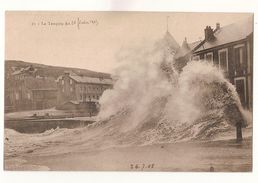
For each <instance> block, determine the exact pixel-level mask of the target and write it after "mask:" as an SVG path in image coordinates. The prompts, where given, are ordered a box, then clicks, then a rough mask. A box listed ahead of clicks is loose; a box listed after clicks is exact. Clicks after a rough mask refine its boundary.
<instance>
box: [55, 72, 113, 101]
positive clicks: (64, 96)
mask: <svg viewBox="0 0 258 183" xmlns="http://www.w3.org/2000/svg"><path fill="white" fill-rule="evenodd" d="M56 82H57V87H58V104H59V105H61V104H64V103H66V102H69V101H72V102H73V103H78V104H79V103H83V102H92V101H95V102H98V100H99V98H100V97H101V95H102V93H103V92H104V91H105V90H106V89H111V88H112V87H113V81H112V79H111V78H103V77H88V76H84V75H77V74H75V73H70V72H65V73H64V75H62V76H60V77H58V79H57V80H56Z"/></svg>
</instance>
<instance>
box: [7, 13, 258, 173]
mask: <svg viewBox="0 0 258 183" xmlns="http://www.w3.org/2000/svg"><path fill="white" fill-rule="evenodd" d="M253 30H254V14H253V13H237V12H236V13H233V12H228V13H227V12H225V13H222V12H218V13H215V12H172V11H171V12H137V11H135V12H133V11H131V12H129V11H5V62H4V129H3V131H4V139H3V141H4V142H3V145H4V157H3V159H4V160H3V161H4V162H3V163H4V165H3V166H4V170H5V171H133V172H139V171H141V172H142V171H143V172H252V171H253V153H252V152H253V50H254V49H253Z"/></svg>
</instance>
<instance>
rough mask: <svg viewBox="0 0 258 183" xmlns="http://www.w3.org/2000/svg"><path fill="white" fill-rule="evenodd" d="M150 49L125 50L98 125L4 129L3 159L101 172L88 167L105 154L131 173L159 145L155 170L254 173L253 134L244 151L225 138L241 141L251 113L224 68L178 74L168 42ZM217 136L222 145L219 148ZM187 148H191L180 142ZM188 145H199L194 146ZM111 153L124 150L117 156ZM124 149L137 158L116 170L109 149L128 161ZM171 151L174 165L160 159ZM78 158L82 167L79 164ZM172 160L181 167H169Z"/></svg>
mask: <svg viewBox="0 0 258 183" xmlns="http://www.w3.org/2000/svg"><path fill="white" fill-rule="evenodd" d="M152 45H154V46H153V47H152V46H151V45H150V44H148V45H147V46H141V47H140V48H133V49H129V50H128V49H126V50H121V52H120V53H119V55H118V56H117V59H118V65H119V66H118V68H117V69H116V71H115V75H116V76H117V78H118V80H117V81H116V83H115V85H114V88H113V89H112V90H106V91H105V92H104V93H103V96H102V97H101V99H100V104H101V109H100V113H99V115H98V116H97V122H95V123H93V124H91V125H88V126H87V127H84V128H80V129H59V128H58V129H55V130H54V129H53V130H48V131H46V132H44V133H42V134H30V135H29V134H20V133H17V132H15V131H12V130H6V131H5V136H6V137H8V139H9V140H6V141H5V157H7V159H8V158H10V157H16V156H19V155H22V156H24V157H27V160H28V161H31V162H33V163H36V164H41V163H43V162H45V161H47V159H46V158H44V157H46V156H47V157H48V159H51V160H52V161H54V160H55V159H56V160H57V161H58V162H60V160H62V161H67V162H69V163H67V164H65V165H64V164H62V163H61V164H60V163H58V162H56V161H54V162H55V163H56V165H55V164H53V163H51V162H48V166H50V167H51V169H57V170H62V168H68V169H69V168H71V167H72V168H74V169H77V168H78V169H80V168H81V169H80V170H92V169H94V167H95V168H96V167H99V166H102V167H99V169H100V170H106V169H105V166H104V165H103V164H102V163H100V164H97V163H96V164H94V163H93V164H92V167H90V166H89V165H85V164H84V163H83V162H85V163H86V164H89V162H92V161H93V159H96V160H98V159H99V158H100V157H102V158H104V159H106V163H107V165H106V167H107V170H113V169H115V170H128V167H130V163H133V162H135V161H136V160H137V161H139V162H140V161H141V158H142V161H145V160H146V159H145V158H144V157H146V156H147V154H148V152H149V151H148V152H147V151H146V149H148V148H147V147H151V149H153V150H155V149H156V148H157V147H158V150H157V149H156V150H155V152H156V153H154V154H153V156H154V157H155V158H154V159H155V161H156V162H157V163H158V164H156V165H157V166H158V168H157V169H155V170H164V171H205V170H207V169H208V170H209V167H210V166H209V164H210V163H214V166H215V170H220V171H223V170H224V171H246V170H247V171H250V169H251V168H250V167H251V164H252V163H251V156H252V155H251V152H252V151H251V140H250V138H251V136H252V130H249V132H248V134H247V137H246V138H248V139H249V140H247V141H246V142H245V144H247V145H243V146H240V148H238V146H234V144H235V142H231V141H230V142H228V141H227V140H228V139H234V138H235V124H236V123H237V122H239V121H240V122H241V123H242V124H243V127H249V126H252V121H251V120H252V118H251V117H250V116H251V114H250V113H249V112H247V111H245V110H244V109H243V108H242V106H241V104H240V100H239V98H238V95H237V93H236V90H235V88H234V86H233V85H232V84H231V83H229V82H228V81H227V80H226V79H225V78H224V76H223V73H222V72H221V71H219V70H218V69H217V68H216V67H215V66H213V65H211V64H209V63H208V62H205V61H201V62H195V61H193V62H189V63H188V64H187V65H186V66H185V67H184V68H183V70H182V72H178V71H177V70H176V69H175V68H176V67H175V63H174V61H173V54H171V49H170V48H171V45H170V43H169V42H167V41H165V42H164V40H161V41H159V42H157V43H156V44H152ZM232 134H233V135H232ZM28 139H29V140H28ZM218 139H221V140H222V141H220V143H218V144H216V143H215V141H217V140H218ZM206 142H210V143H208V144H207V143H206ZM213 142H214V143H213ZM184 143H186V144H187V145H180V144H184ZM189 143H190V144H192V143H194V145H193V146H188V144H189ZM161 144H171V147H170V146H169V147H168V148H160V145H161ZM172 144H175V145H172ZM209 144H210V146H209ZM232 144H233V145H232ZM221 146H223V147H221ZM232 146H233V147H232ZM112 148H119V149H118V150H117V151H114V152H113V151H112ZM120 148H125V149H127V151H128V153H129V155H128V156H130V157H131V158H129V160H130V162H128V161H127V160H126V159H125V158H123V159H119V160H117V162H120V163H118V164H117V165H116V164H115V163H114V162H113V161H112V162H110V161H109V160H108V157H109V154H108V153H107V152H108V151H109V150H108V149H111V151H112V153H111V154H110V156H111V157H112V158H114V157H116V156H117V155H118V154H119V155H121V156H122V157H125V154H128V153H125V152H124V151H123V149H120ZM165 149H167V150H168V151H170V152H173V153H170V155H169V157H170V158H171V159H174V160H175V161H171V162H170V161H168V160H164V159H163V158H162V157H161V156H160V155H159V154H160V153H162V152H163V151H164V150H165ZM176 149H177V150H176ZM91 151H96V152H98V155H99V156H98V155H96V156H94V157H92V156H90V157H91V158H93V159H88V158H86V159H85V156H86V157H88V155H91V153H92V152H91ZM144 152H145V153H144ZM179 152H180V153H179ZM189 152H192V153H193V154H192V155H191V153H190V154H189ZM246 152H248V153H246ZM28 153H29V156H28V155H27V154H28ZM89 153H90V154H89ZM103 153H104V154H103ZM123 153H124V154H123ZM225 153H229V154H230V155H228V156H225ZM93 154H94V153H93ZM165 154H166V153H165ZM234 154H235V155H234ZM245 154H247V156H246V157H245ZM222 155H223V157H222ZM231 155H232V156H231ZM33 157H34V158H35V159H34V160H33ZM37 157H41V158H42V160H40V159H39V160H37ZM58 157H60V158H61V159H60V158H58ZM133 157H134V158H135V159H134V158H133ZM164 157H167V156H164ZM197 157H198V158H197ZM212 159H215V160H216V161H214V162H212ZM77 161H78V162H80V163H81V164H82V165H80V163H77V164H76V162H77ZM146 161H147V160H146ZM166 161H168V162H170V163H171V164H175V163H176V164H177V165H176V166H172V167H171V164H166ZM187 161H188V162H192V163H190V165H191V164H193V163H195V162H197V166H196V167H191V166H190V165H189V164H185V163H187ZM97 162H98V161H97ZM148 162H149V161H147V162H146V163H148ZM184 162H185V163H184ZM223 162H225V163H227V164H228V165H223ZM149 163H150V162H149ZM66 166H67V167H66ZM230 166H231V168H229V167H230ZM76 167H77V168H76ZM94 170H98V168H97V169H94Z"/></svg>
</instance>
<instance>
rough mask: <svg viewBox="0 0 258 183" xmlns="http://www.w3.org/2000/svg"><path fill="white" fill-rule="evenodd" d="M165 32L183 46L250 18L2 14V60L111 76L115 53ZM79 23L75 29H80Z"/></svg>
mask: <svg viewBox="0 0 258 183" xmlns="http://www.w3.org/2000/svg"><path fill="white" fill-rule="evenodd" d="M168 16H169V19H168V25H169V31H170V33H171V34H172V35H173V36H174V38H175V39H176V41H177V42H178V43H179V44H180V45H181V44H182V41H183V39H184V37H187V40H188V42H192V41H197V40H199V39H200V38H203V37H204V33H203V32H204V31H203V29H204V28H205V26H206V25H210V26H212V27H215V24H216V23H217V22H219V23H220V24H221V26H224V25H227V24H230V23H233V22H236V21H239V20H241V19H245V18H247V17H248V16H251V15H250V14H232V13H230V14H223V13H164V12H163V13H139V12H138V13H136V12H131V13H129V12H113V13H112V12H6V27H5V28H6V30H5V38H6V39H5V59H8V60H11V59H14V60H23V61H27V62H35V63H41V64H48V65H56V66H67V67H77V68H85V69H90V70H95V71H102V72H112V70H113V69H114V67H116V53H117V52H118V51H119V50H120V49H121V48H126V47H127V46H128V47H129V46H130V47H131V46H134V45H135V44H138V43H140V42H142V41H144V40H148V41H155V40H157V39H160V38H161V37H163V35H164V34H165V32H166V27H167V23H166V19H167V17H168ZM78 23H79V25H78Z"/></svg>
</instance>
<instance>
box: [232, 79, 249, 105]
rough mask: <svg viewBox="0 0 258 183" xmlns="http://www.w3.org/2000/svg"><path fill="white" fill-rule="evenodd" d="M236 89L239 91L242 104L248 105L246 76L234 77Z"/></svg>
mask: <svg viewBox="0 0 258 183" xmlns="http://www.w3.org/2000/svg"><path fill="white" fill-rule="evenodd" d="M234 82H235V87H236V91H237V93H238V96H239V99H240V102H241V104H242V105H243V106H244V107H246V98H247V97H246V80H245V77H238V78H235V79H234Z"/></svg>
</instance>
